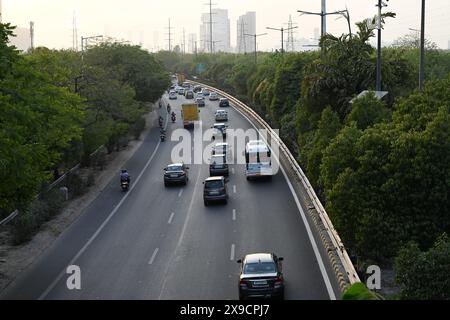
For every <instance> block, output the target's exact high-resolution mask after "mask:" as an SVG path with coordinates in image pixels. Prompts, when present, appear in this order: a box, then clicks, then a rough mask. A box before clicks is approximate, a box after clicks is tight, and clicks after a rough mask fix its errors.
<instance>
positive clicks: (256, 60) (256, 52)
mask: <svg viewBox="0 0 450 320" xmlns="http://www.w3.org/2000/svg"><path fill="white" fill-rule="evenodd" d="M244 35H245V36H249V37H253V38H254V40H255V64H256V63H257V62H258V50H256V37H259V36H265V35H267V33H260V34H248V33H244Z"/></svg>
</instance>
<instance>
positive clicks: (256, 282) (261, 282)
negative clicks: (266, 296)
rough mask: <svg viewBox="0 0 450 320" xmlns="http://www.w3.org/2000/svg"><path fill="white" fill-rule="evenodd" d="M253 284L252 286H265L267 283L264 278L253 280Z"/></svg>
mask: <svg viewBox="0 0 450 320" xmlns="http://www.w3.org/2000/svg"><path fill="white" fill-rule="evenodd" d="M253 285H254V286H265V285H267V281H266V280H260V281H254V282H253Z"/></svg>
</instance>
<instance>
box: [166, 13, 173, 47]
mask: <svg viewBox="0 0 450 320" xmlns="http://www.w3.org/2000/svg"><path fill="white" fill-rule="evenodd" d="M167 29H169V32H168V36H169V39H167V40H169V51H172V29H173V28H172V27H171V26H170V18H169V27H168V28H167Z"/></svg>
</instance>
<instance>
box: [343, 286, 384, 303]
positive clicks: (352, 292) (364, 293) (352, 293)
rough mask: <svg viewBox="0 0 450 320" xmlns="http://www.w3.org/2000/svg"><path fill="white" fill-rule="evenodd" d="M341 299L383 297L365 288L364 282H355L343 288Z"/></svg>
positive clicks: (380, 298) (373, 298) (378, 298)
mask: <svg viewBox="0 0 450 320" xmlns="http://www.w3.org/2000/svg"><path fill="white" fill-rule="evenodd" d="M342 300H384V298H383V297H382V296H380V295H379V294H377V293H375V292H372V291H370V290H369V289H367V287H366V286H365V285H364V283H362V282H357V283H355V284H353V285H352V286H351V287H350V288H348V289H347V290H345V292H344V294H343V295H342Z"/></svg>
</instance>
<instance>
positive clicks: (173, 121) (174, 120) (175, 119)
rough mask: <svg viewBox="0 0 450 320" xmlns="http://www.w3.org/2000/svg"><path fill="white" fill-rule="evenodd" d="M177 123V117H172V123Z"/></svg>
mask: <svg viewBox="0 0 450 320" xmlns="http://www.w3.org/2000/svg"><path fill="white" fill-rule="evenodd" d="M176 121H177V118H176V117H175V115H173V116H172V123H175V122H176Z"/></svg>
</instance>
